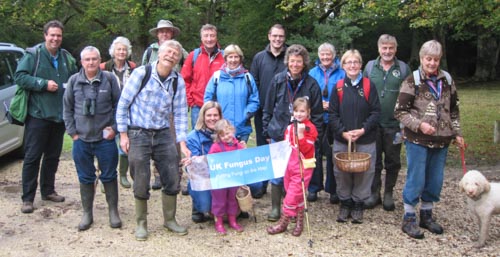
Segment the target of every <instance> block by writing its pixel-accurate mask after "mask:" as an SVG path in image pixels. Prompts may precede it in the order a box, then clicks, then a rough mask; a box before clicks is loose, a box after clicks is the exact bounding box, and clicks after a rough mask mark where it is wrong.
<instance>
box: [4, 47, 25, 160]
mask: <svg viewBox="0 0 500 257" xmlns="http://www.w3.org/2000/svg"><path fill="white" fill-rule="evenodd" d="M23 55H24V50H23V49H22V48H19V47H17V46H16V45H14V44H10V43H0V156H3V155H5V154H7V153H10V152H15V154H16V155H19V156H21V155H22V154H23V142H24V127H22V126H17V125H11V124H10V123H9V121H8V120H7V117H6V116H5V112H6V109H8V108H9V105H10V101H11V100H12V98H13V97H14V94H15V93H16V87H17V86H16V83H15V81H14V74H15V72H16V68H17V63H18V62H19V60H20V59H21V57H23Z"/></svg>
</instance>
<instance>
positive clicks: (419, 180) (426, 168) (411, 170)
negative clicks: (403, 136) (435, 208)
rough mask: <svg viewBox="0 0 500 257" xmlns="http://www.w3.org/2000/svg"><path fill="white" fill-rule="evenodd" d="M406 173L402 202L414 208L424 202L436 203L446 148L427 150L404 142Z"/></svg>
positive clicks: (442, 175)
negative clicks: (420, 201)
mask: <svg viewBox="0 0 500 257" xmlns="http://www.w3.org/2000/svg"><path fill="white" fill-rule="evenodd" d="M405 147H406V160H407V165H408V172H407V176H406V183H405V186H404V188H403V202H404V203H405V204H409V205H411V206H416V205H417V204H418V202H419V200H420V199H422V201H424V202H438V201H439V196H440V194H441V189H442V186H443V178H444V166H445V164H446V156H447V155H448V147H445V148H428V147H426V146H422V145H417V144H414V143H411V142H408V141H406V142H405Z"/></svg>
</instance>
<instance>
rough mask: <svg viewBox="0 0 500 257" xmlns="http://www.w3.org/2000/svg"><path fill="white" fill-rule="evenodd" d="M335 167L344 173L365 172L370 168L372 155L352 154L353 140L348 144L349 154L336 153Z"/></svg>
mask: <svg viewBox="0 0 500 257" xmlns="http://www.w3.org/2000/svg"><path fill="white" fill-rule="evenodd" d="M334 158H335V165H337V167H338V168H339V170H340V171H343V172H365V171H367V170H368V169H369V168H370V160H371V155H370V154H369V153H362V152H356V146H354V152H351V139H349V141H348V144H347V152H341V153H336V154H335V155H334Z"/></svg>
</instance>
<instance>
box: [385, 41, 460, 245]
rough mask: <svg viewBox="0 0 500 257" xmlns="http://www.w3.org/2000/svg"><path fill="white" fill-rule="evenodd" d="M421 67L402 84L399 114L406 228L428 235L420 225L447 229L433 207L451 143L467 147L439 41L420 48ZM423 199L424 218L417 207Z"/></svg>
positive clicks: (416, 235) (433, 229)
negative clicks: (402, 131)
mask: <svg viewBox="0 0 500 257" xmlns="http://www.w3.org/2000/svg"><path fill="white" fill-rule="evenodd" d="M419 55H420V67H419V68H418V70H415V71H413V76H408V77H407V78H406V79H405V80H404V81H403V84H401V89H400V91H399V96H398V100H397V102H396V106H395V109H394V117H395V118H396V119H398V120H399V122H401V124H403V125H404V137H405V148H406V162H407V166H408V170H407V176H406V183H405V186H404V188H403V202H404V211H405V214H404V216H403V226H402V229H403V232H404V233H406V234H407V235H409V236H410V237H412V238H417V239H421V238H424V233H423V232H422V231H421V230H420V228H419V227H421V228H424V229H427V230H429V231H430V232H431V233H434V234H442V233H443V227H442V226H441V225H440V224H438V223H437V222H436V220H435V219H434V217H433V213H432V209H433V206H434V202H438V201H439V198H440V194H441V188H442V187H443V179H444V167H445V165H446V156H447V154H448V146H449V145H450V143H451V142H452V141H453V140H455V141H456V143H457V145H458V146H459V147H461V148H463V147H464V145H465V143H464V139H463V137H462V131H461V129H460V114H459V108H458V95H457V88H456V86H455V81H453V79H452V78H451V76H450V74H449V73H448V72H446V71H444V70H442V69H440V68H439V63H440V61H441V57H442V55H443V51H442V47H441V44H440V43H439V42H438V41H436V40H430V41H427V42H425V43H424V44H423V45H422V47H421V48H420V53H419ZM419 203H420V223H419V224H417V217H416V206H417V205H418V204H419Z"/></svg>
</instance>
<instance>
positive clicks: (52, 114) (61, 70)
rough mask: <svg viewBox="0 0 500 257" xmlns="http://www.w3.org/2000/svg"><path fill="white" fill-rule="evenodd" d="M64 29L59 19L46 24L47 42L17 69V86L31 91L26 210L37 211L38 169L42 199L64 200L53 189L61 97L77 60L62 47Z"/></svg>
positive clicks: (60, 132) (26, 137) (61, 127)
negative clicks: (34, 202)
mask: <svg viewBox="0 0 500 257" xmlns="http://www.w3.org/2000/svg"><path fill="white" fill-rule="evenodd" d="M63 30H64V26H63V25H62V23H61V22H59V21H57V20H53V21H49V22H48V23H47V24H45V26H44V28H43V33H44V37H45V43H42V44H39V45H38V46H37V47H36V48H35V50H36V53H35V54H32V53H29V52H28V53H26V55H24V57H23V58H22V59H21V61H20V62H19V65H18V66H17V70H16V75H15V79H16V83H17V85H18V86H19V87H22V88H24V89H25V90H28V91H29V94H30V98H29V102H28V116H27V117H26V121H25V135H24V142H26V143H25V149H24V150H25V155H24V163H23V174H22V183H23V195H22V200H23V206H22V208H21V212H23V213H32V212H33V210H34V207H33V201H34V200H35V194H36V189H37V186H38V183H37V180H38V172H39V171H40V187H41V188H40V191H41V193H42V200H47V201H53V202H63V201H64V197H63V196H60V195H58V194H57V192H56V191H55V189H54V183H55V178H56V171H57V167H58V165H59V156H60V155H61V150H62V144H63V137H64V122H63V118H62V112H63V111H62V109H63V105H62V98H63V94H64V88H65V83H66V82H67V81H68V78H69V77H70V76H71V74H73V73H75V72H76V71H77V68H76V65H75V59H74V58H73V57H72V56H71V55H70V54H69V53H68V52H67V51H66V50H64V49H62V48H61V42H62V34H63ZM42 155H43V161H42V165H41V169H40V161H41V159H42Z"/></svg>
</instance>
